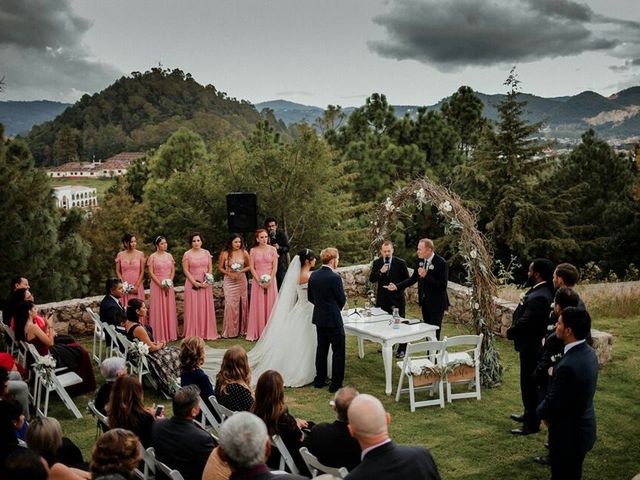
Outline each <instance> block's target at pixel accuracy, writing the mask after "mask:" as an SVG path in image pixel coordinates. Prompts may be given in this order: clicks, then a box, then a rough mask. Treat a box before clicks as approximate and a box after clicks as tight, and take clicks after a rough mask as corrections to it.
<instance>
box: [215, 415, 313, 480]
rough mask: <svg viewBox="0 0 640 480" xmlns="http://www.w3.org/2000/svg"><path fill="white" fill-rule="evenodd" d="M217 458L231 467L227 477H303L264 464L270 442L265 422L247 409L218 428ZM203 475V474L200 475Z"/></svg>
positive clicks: (298, 479) (267, 479)
mask: <svg viewBox="0 0 640 480" xmlns="http://www.w3.org/2000/svg"><path fill="white" fill-rule="evenodd" d="M219 433H220V436H219V438H220V448H219V452H220V458H221V459H222V460H223V461H224V462H226V463H227V464H228V465H229V467H230V468H231V476H230V477H229V480H236V479H238V480H239V479H246V480H249V479H252V480H272V479H273V480H276V479H284V480H303V479H304V478H305V477H301V476H300V475H293V474H290V473H283V474H275V473H272V472H271V471H270V470H269V468H268V467H267V465H266V459H267V458H269V455H270V454H271V442H270V440H269V435H268V433H267V426H266V425H265V424H264V422H263V421H262V420H261V419H260V418H258V417H257V416H255V415H254V414H252V413H249V412H237V413H235V414H234V415H232V416H231V417H229V418H228V419H227V420H225V421H224V423H223V424H222V427H220V432H219ZM203 478H204V477H203Z"/></svg>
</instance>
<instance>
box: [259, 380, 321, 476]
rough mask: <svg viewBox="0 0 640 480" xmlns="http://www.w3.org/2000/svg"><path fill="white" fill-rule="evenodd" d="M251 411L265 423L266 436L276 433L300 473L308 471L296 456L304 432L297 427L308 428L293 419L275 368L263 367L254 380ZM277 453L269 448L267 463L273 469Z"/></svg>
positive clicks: (278, 459) (278, 455)
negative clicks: (261, 372)
mask: <svg viewBox="0 0 640 480" xmlns="http://www.w3.org/2000/svg"><path fill="white" fill-rule="evenodd" d="M251 412H252V413H254V414H255V415H257V416H258V417H260V418H261V419H262V421H263V422H264V423H265V424H266V425H267V431H268V432H269V435H276V434H277V435H280V438H282V441H283V442H284V444H285V446H286V447H287V449H288V450H289V453H291V456H292V457H293V460H294V461H295V463H296V466H297V467H298V470H300V471H301V472H303V473H308V468H307V465H306V464H305V463H304V460H302V456H301V455H300V451H299V450H300V447H303V446H304V445H303V443H302V442H303V440H304V434H303V433H302V430H300V429H301V428H307V427H309V423H308V422H307V421H305V420H300V419H297V418H294V417H293V416H292V415H291V414H290V413H289V409H288V408H287V406H286V405H285V403H284V380H283V379H282V375H280V374H279V373H278V372H276V371H275V370H267V371H266V372H264V373H263V374H262V375H260V378H259V379H258V383H257V385H256V401H255V403H254V404H253V408H252V409H251ZM279 462H280V454H279V453H277V452H275V451H272V452H271V457H269V460H268V462H267V464H268V465H269V466H270V467H271V468H277V467H278V465H279Z"/></svg>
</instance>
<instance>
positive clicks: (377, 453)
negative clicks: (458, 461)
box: [346, 442, 440, 480]
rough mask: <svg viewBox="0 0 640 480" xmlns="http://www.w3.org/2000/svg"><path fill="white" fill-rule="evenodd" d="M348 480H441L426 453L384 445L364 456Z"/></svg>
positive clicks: (393, 444) (416, 448) (436, 468)
mask: <svg viewBox="0 0 640 480" xmlns="http://www.w3.org/2000/svg"><path fill="white" fill-rule="evenodd" d="M346 478H347V480H360V479H362V480H369V479H372V478H375V479H376V480H395V479H407V480H409V479H411V480H440V473H438V467H436V463H435V462H434V461H433V457H432V456H431V453H430V452H429V450H427V449H425V448H420V447H404V446H400V445H396V444H395V443H393V442H389V443H385V444H384V445H381V446H379V447H376V448H374V449H373V450H370V451H369V452H367V454H366V455H365V456H364V459H363V460H362V463H360V465H358V466H357V467H356V468H354V469H353V470H351V471H350V472H349V475H347V476H346Z"/></svg>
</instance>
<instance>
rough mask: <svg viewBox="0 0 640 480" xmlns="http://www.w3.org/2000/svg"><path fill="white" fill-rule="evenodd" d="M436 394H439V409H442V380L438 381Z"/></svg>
mask: <svg viewBox="0 0 640 480" xmlns="http://www.w3.org/2000/svg"><path fill="white" fill-rule="evenodd" d="M438 392H439V393H440V397H439V398H440V408H444V387H443V386H442V379H440V380H438Z"/></svg>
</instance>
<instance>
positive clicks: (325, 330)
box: [308, 248, 347, 393]
mask: <svg viewBox="0 0 640 480" xmlns="http://www.w3.org/2000/svg"><path fill="white" fill-rule="evenodd" d="M320 260H321V261H322V268H320V270H318V271H317V272H314V274H313V275H311V277H310V278H309V290H308V297H309V301H310V302H311V303H313V320H312V321H313V323H314V324H315V326H316V332H317V336H318V347H317V349H316V378H315V379H314V380H313V386H314V387H316V388H323V387H325V386H326V385H327V355H328V354H329V346H331V349H332V350H333V357H332V368H331V385H329V391H330V392H332V393H333V392H337V391H338V390H339V389H340V388H342V380H343V379H344V326H343V324H342V314H341V310H342V307H344V304H345V302H346V301H347V298H346V297H345V294H344V288H343V286H342V279H341V278H340V276H339V275H338V274H337V273H336V272H335V271H334V270H335V269H336V268H338V261H339V260H340V255H339V254H338V250H337V249H336V248H325V249H324V250H322V251H321V252H320Z"/></svg>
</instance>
